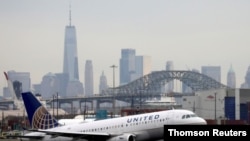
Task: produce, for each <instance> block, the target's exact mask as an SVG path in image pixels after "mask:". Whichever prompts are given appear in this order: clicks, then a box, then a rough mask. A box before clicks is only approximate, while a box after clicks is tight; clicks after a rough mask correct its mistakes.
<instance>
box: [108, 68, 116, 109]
mask: <svg viewBox="0 0 250 141" xmlns="http://www.w3.org/2000/svg"><path fill="white" fill-rule="evenodd" d="M110 67H111V68H113V91H112V92H113V109H115V92H114V91H115V68H117V66H116V65H112V66H110Z"/></svg>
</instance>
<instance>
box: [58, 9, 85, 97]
mask: <svg viewBox="0 0 250 141" xmlns="http://www.w3.org/2000/svg"><path fill="white" fill-rule="evenodd" d="M63 75H65V76H64V77H65V78H68V80H69V81H68V82H65V84H66V85H67V89H66V96H80V95H82V94H83V91H84V89H83V84H82V83H81V82H80V81H79V72H78V56H77V40H76V28H75V26H73V25H71V9H70V10H69V25H67V26H66V27H65V39H64V61H63ZM63 85H64V84H63ZM59 95H60V94H59Z"/></svg>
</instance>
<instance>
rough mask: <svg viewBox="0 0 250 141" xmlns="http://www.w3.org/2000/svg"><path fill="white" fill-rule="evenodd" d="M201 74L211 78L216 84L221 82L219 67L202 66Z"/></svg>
mask: <svg viewBox="0 0 250 141" xmlns="http://www.w3.org/2000/svg"><path fill="white" fill-rule="evenodd" d="M201 73H202V74H205V75H207V76H209V77H211V78H213V79H214V80H216V81H218V82H221V68H220V66H202V67H201Z"/></svg>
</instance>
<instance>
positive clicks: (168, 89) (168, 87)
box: [166, 61, 174, 93]
mask: <svg viewBox="0 0 250 141" xmlns="http://www.w3.org/2000/svg"><path fill="white" fill-rule="evenodd" d="M173 70H174V63H173V61H167V63H166V71H173ZM173 91H174V81H173V80H172V81H170V82H168V83H167V85H166V92H167V93H169V92H173Z"/></svg>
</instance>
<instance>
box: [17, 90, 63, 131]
mask: <svg viewBox="0 0 250 141" xmlns="http://www.w3.org/2000/svg"><path fill="white" fill-rule="evenodd" d="M22 98H23V102H24V105H25V108H26V112H27V114H28V118H29V122H30V125H31V127H32V129H49V128H54V127H57V126H59V123H58V121H57V120H56V119H55V118H54V117H53V116H52V115H51V114H50V113H49V112H48V111H47V109H46V108H45V107H44V106H43V105H42V104H41V103H40V102H39V101H38V100H37V98H36V97H35V96H34V95H33V94H32V93H31V92H24V93H22Z"/></svg>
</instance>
